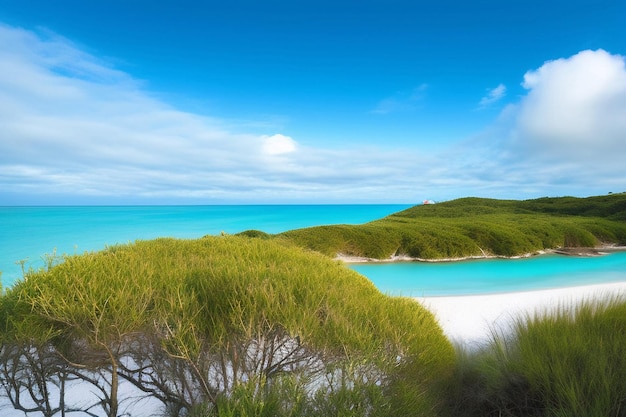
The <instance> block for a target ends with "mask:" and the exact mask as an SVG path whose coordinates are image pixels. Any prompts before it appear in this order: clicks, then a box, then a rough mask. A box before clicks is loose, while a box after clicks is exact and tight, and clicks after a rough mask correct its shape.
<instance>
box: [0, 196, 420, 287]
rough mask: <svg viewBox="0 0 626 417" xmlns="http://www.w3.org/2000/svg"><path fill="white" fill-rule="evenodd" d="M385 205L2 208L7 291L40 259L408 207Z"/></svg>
mask: <svg viewBox="0 0 626 417" xmlns="http://www.w3.org/2000/svg"><path fill="white" fill-rule="evenodd" d="M410 206H411V205H408V204H391V205H390V204H383V205H228V206H219V205H215V206H81V207H57V206H55V207H0V271H2V275H1V276H0V278H1V279H2V284H3V286H10V285H11V284H12V283H13V282H14V281H15V280H16V279H19V278H21V277H22V270H21V265H19V262H20V261H26V262H25V267H26V268H28V267H32V268H35V269H36V268H39V267H41V266H43V264H44V263H43V259H42V257H43V256H44V255H45V254H51V253H53V251H56V253H57V254H59V255H60V254H75V253H83V252H85V251H95V250H100V249H103V248H104V247H106V246H107V245H114V244H117V243H128V242H133V241H135V240H143V239H154V238H157V237H176V238H185V239H187V238H199V237H202V236H205V235H219V234H220V233H222V232H224V233H229V234H234V233H238V232H242V231H244V230H248V229H257V230H262V231H264V232H267V233H280V232H284V231H287V230H291V229H298V228H302V227H310V226H317V225H324V224H360V223H366V222H368V221H371V220H376V219H379V218H381V217H384V216H387V215H389V214H392V213H395V212H398V211H401V210H403V209H405V208H408V207H410Z"/></svg>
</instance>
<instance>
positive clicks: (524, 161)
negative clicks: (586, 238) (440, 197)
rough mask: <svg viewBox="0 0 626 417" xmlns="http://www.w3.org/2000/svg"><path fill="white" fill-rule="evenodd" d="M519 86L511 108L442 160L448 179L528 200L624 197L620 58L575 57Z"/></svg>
mask: <svg viewBox="0 0 626 417" xmlns="http://www.w3.org/2000/svg"><path fill="white" fill-rule="evenodd" d="M522 85H523V86H524V87H525V88H526V89H527V90H528V92H527V94H526V95H525V96H524V97H522V98H521V99H520V101H519V102H518V103H516V104H512V105H509V106H507V107H506V108H505V109H504V110H503V111H502V112H501V114H500V117H499V118H498V120H497V121H496V122H495V123H494V124H493V125H492V126H490V128H489V129H487V130H485V131H484V132H483V133H482V134H481V135H479V136H478V137H476V138H474V139H473V140H470V141H468V143H465V144H463V145H462V146H460V147H459V149H457V150H456V151H455V153H454V154H451V155H449V158H450V159H451V160H455V161H457V163H456V164H454V165H452V166H449V167H448V168H449V171H450V173H451V175H453V176H456V177H457V178H465V179H467V186H468V188H479V187H485V188H488V187H492V188H495V189H499V190H506V189H507V188H508V189H512V190H515V191H516V192H518V193H522V192H524V193H529V194H530V195H535V196H537V195H564V194H573V195H580V194H584V195H590V194H603V193H606V192H608V191H616V192H617V191H620V192H621V191H626V164H625V163H624V161H626V68H625V62H624V57H623V56H620V55H611V54H609V53H608V52H606V51H603V50H598V51H582V52H580V53H578V54H576V55H574V56H572V57H569V58H562V59H557V60H554V61H549V62H546V63H545V64H544V65H542V66H541V67H540V68H538V69H536V70H533V71H529V72H527V73H526V74H525V76H524V82H523V84H522ZM583 190H584V191H583Z"/></svg>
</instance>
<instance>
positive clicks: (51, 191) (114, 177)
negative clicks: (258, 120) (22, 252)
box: [0, 24, 626, 204]
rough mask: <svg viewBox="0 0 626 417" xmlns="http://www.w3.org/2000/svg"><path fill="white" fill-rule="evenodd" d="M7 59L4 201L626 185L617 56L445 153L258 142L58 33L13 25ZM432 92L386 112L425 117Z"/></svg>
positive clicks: (584, 56) (261, 198)
mask: <svg viewBox="0 0 626 417" xmlns="http://www.w3.org/2000/svg"><path fill="white" fill-rule="evenodd" d="M0 62H2V65H0V204H20V203H23V202H34V203H39V204H48V203H53V204H60V203H65V204H71V203H76V202H94V203H109V202H113V203H116V202H119V203H125V202H133V203H143V202H153V201H156V202H164V203H185V202H202V203H213V202H215V203H220V202H268V203H282V202H307V203H310V202H388V201H404V202H407V201H408V202H410V201H422V200H424V199H427V198H428V199H434V200H441V199H446V198H453V197H460V196H464V195H468V194H473V195H481V196H494V197H516V196H519V195H520V193H522V194H523V193H526V194H528V195H530V196H537V195H538V194H539V195H546V194H554V193H553V192H551V191H549V190H559V191H557V192H556V193H566V192H567V191H566V190H568V189H573V188H574V187H578V189H581V188H580V187H586V188H584V189H586V190H595V189H596V188H600V191H603V188H605V187H606V188H607V189H606V190H604V191H623V190H620V189H619V188H620V184H622V185H624V184H626V166H625V164H624V163H623V161H624V160H626V154H625V152H624V140H626V126H625V124H624V123H626V117H624V115H625V114H626V71H625V70H624V59H623V57H620V56H616V55H610V54H608V53H606V52H604V51H595V52H592V51H585V52H581V53H580V54H578V55H575V56H574V57H571V58H567V59H560V60H557V61H552V62H548V63H546V64H545V65H544V66H542V67H541V68H539V69H537V70H536V71H531V72H529V73H528V74H526V76H525V80H524V86H525V87H526V88H527V89H528V94H527V95H526V96H525V97H524V98H523V99H522V100H521V101H520V102H519V103H518V104H516V105H509V106H507V107H506V108H505V110H504V111H503V112H502V113H501V116H500V119H499V120H498V122H497V123H495V124H494V125H493V126H492V127H491V128H490V129H489V130H488V131H486V132H485V133H484V134H483V135H482V136H481V137H480V138H479V141H478V142H476V141H472V142H471V143H469V144H464V145H459V146H458V147H457V148H454V149H451V150H450V151H449V152H447V153H445V154H442V155H432V154H431V155H429V154H424V153H422V152H420V151H419V149H418V146H419V145H415V146H413V147H409V146H406V145H405V146H403V147H394V145H393V142H392V141H391V140H389V138H387V137H384V138H382V139H381V144H380V146H377V147H366V146H362V145H361V146H359V145H358V144H354V145H351V144H344V145H343V147H335V149H321V148H319V147H314V146H310V145H305V144H304V143H298V138H297V137H290V136H288V135H287V134H286V132H285V131H286V130H287V129H276V128H275V125H272V124H270V125H268V126H266V127H265V126H264V129H267V130H268V131H269V132H268V134H265V135H261V134H256V133H255V134H251V133H250V132H247V131H245V129H251V128H250V127H249V126H246V125H245V123H241V124H240V125H239V127H232V124H231V123H226V122H225V121H223V120H219V119H216V118H213V117H210V116H207V115H201V114H194V113H190V112H185V111H181V110H179V109H177V108H175V107H173V106H172V105H170V104H168V103H166V102H163V101H161V100H157V99H155V98H154V97H153V95H151V94H150V92H149V91H147V90H146V86H145V85H144V84H142V83H141V82H138V81H137V80H135V79H134V78H133V77H132V76H130V75H129V74H126V73H124V72H122V71H119V70H117V69H115V67H114V66H112V65H110V64H109V63H107V62H102V61H101V60H99V59H97V58H96V57H93V56H91V55H89V54H87V53H85V52H84V51H81V50H80V48H77V47H76V46H75V45H73V44H72V43H71V42H69V41H67V40H65V39H63V38H61V37H59V36H56V35H54V34H49V33H42V32H38V33H35V32H30V31H25V30H21V29H15V28H12V27H8V26H3V25H1V24H0ZM426 89H427V87H426V86H425V85H423V86H420V87H418V88H416V89H414V90H412V91H408V92H404V93H398V94H396V95H394V96H393V97H390V98H389V101H383V102H381V103H379V107H378V109H377V111H374V112H378V113H380V114H383V113H385V112H392V111H401V110H407V109H411V108H415V107H416V106H418V105H419V102H420V100H422V99H423V96H424V94H425V91H426ZM504 94H505V89H504V86H502V87H501V88H500V86H498V87H496V88H494V89H492V90H490V91H489V93H488V94H487V96H486V99H492V100H496V99H497V98H501V97H502V96H503V95H504ZM229 126H230V127H229ZM254 130H255V131H259V127H258V126H257V127H256V128H255V129H254ZM277 130H278V133H277ZM281 131H282V132H281ZM309 143H310V139H309ZM594 187H596V188H594ZM624 188H626V187H624ZM564 190H565V191H564ZM590 192H591V191H590Z"/></svg>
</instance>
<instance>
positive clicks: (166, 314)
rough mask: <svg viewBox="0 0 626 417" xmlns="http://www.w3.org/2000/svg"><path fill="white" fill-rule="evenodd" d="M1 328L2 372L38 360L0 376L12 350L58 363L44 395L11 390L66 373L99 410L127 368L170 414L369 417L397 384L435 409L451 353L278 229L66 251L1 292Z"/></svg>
mask: <svg viewBox="0 0 626 417" xmlns="http://www.w3.org/2000/svg"><path fill="white" fill-rule="evenodd" d="M0 326H2V328H1V329H0V330H1V333H0V335H1V336H0V337H1V339H0V340H1V342H2V346H3V350H2V352H4V353H7V355H8V356H6V357H5V359H6V360H4V365H6V366H4V367H0V370H3V371H1V372H0V373H2V372H4V376H0V382H2V381H7V380H9V379H10V378H13V380H16V381H18V382H20V384H21V385H19V384H18V386H22V387H26V386H27V381H22V380H20V378H24V377H25V375H27V374H28V372H31V371H32V372H34V370H32V369H31V370H30V371H28V372H27V373H24V372H22V370H21V368H20V370H18V372H13V374H10V372H9V373H7V372H6V371H7V370H11V369H14V367H15V366H16V364H20V363H23V361H22V360H17V361H16V360H15V358H22V359H28V358H29V356H28V355H31V356H33V355H34V356H33V358H34V359H41V360H38V362H45V363H48V362H46V361H49V363H50V364H53V365H54V366H53V367H50V368H47V369H42V370H41V372H40V374H41V375H40V377H41V378H42V380H43V381H44V383H43V385H42V386H41V389H39V390H38V391H37V392H34V393H33V392H32V391H31V392H30V394H29V392H28V390H26V388H23V389H21V390H20V391H19V392H17V391H12V392H10V393H8V395H10V396H11V397H12V398H17V397H18V396H20V395H21V397H22V398H25V396H28V395H34V396H38V397H42V396H44V397H45V396H46V395H47V394H46V390H51V391H50V392H53V393H54V396H55V397H54V398H58V397H59V395H61V394H60V392H59V388H58V387H59V386H61V385H62V384H61V382H63V381H64V379H63V378H64V377H65V376H67V375H72V377H79V378H81V379H82V380H83V382H84V383H86V384H92V386H93V389H95V390H96V391H98V392H99V393H100V394H99V396H100V398H104V399H105V400H103V401H101V402H98V404H100V405H101V406H102V408H103V411H104V412H105V413H106V414H107V415H117V414H119V413H118V409H119V402H120V401H121V398H119V397H120V395H121V394H120V393H119V392H118V391H117V387H118V383H119V381H120V380H121V379H125V380H127V381H131V383H132V384H134V385H135V386H137V387H138V388H140V389H141V390H143V391H144V392H146V393H149V394H150V395H152V396H153V397H154V398H158V399H160V400H161V401H162V402H163V405H164V407H166V408H167V409H168V410H170V412H171V413H172V414H173V415H181V414H185V413H194V414H198V415H230V414H232V415H245V414H246V413H248V414H249V415H293V414H290V413H292V411H293V409H294V407H301V408H302V409H305V408H307V407H309V408H307V409H309V410H313V411H315V413H314V414H317V415H331V414H332V412H329V411H328V409H327V407H331V406H332V405H333V404H335V405H337V403H341V407H342V408H346V409H355V410H356V409H357V408H358V409H359V410H361V411H359V413H361V414H354V415H364V416H365V415H368V416H371V415H375V414H376V413H377V412H378V411H380V410H382V409H384V410H391V411H392V410H393V409H394V407H395V409H402V408H403V407H405V404H404V403H403V402H402V401H395V402H394V403H392V402H390V401H389V400H388V399H389V398H400V397H399V395H397V393H398V390H399V389H400V388H399V387H402V390H403V391H407V390H409V389H410V390H411V392H413V393H414V394H415V396H414V397H412V398H411V400H410V401H411V402H414V403H415V404H419V405H420V408H421V409H423V410H425V409H428V410H432V409H436V408H437V406H438V404H440V403H441V401H442V399H441V397H440V392H439V391H438V390H437V389H436V384H435V382H436V381H438V380H440V379H441V378H443V377H444V375H446V373H447V372H448V371H449V370H450V368H451V365H452V363H453V355H454V353H453V348H452V346H451V345H450V343H449V342H448V340H447V339H446V338H445V337H444V335H443V333H442V330H441V328H440V327H439V326H438V324H437V323H436V321H435V319H434V317H433V316H432V314H431V313H430V312H428V311H427V310H425V309H424V308H423V307H421V306H420V305H419V304H418V303H416V302H414V301H413V300H408V299H401V298H392V297H388V296H385V295H383V294H382V293H380V292H379V291H378V290H377V289H376V288H375V287H374V285H373V284H372V283H371V282H370V281H368V280H367V279H366V278H364V277H362V276H360V275H359V274H357V273H356V272H354V271H352V270H350V269H348V268H346V267H345V266H344V265H343V264H341V263H339V262H335V261H332V260H331V259H329V258H327V257H325V256H322V255H319V254H316V253H312V252H306V251H304V250H302V249H300V248H298V247H294V246H292V245H288V244H286V243H285V242H283V241H281V240H264V239H256V238H254V239H253V238H244V237H235V236H221V237H205V238H202V239H198V240H175V239H156V240H153V241H140V242H136V243H135V244H132V245H120V246H114V247H111V248H108V249H106V250H104V251H101V252H96V253H89V254H85V255H79V256H70V257H66V258H65V260H64V262H63V263H61V264H60V265H57V266H53V267H52V268H51V269H50V270H45V271H44V270H42V271H37V272H31V273H28V274H27V276H26V277H25V279H24V280H22V281H20V282H18V283H16V284H15V285H14V286H13V287H12V288H10V289H9V290H8V291H7V292H6V294H4V295H3V296H2V297H1V298H0ZM52 359H54V360H52ZM20 367H21V365H20ZM20 372H21V373H20ZM55 387H57V388H55ZM294 393H297V394H298V395H301V397H299V398H300V399H299V400H298V401H296V402H294V396H293V395H294ZM383 394H384V395H383ZM65 404H67V406H68V407H69V406H70V402H69V401H67V402H65ZM416 409H417V408H416ZM290 410H291V411H290ZM313 411H311V412H313ZM414 415H424V414H419V413H414Z"/></svg>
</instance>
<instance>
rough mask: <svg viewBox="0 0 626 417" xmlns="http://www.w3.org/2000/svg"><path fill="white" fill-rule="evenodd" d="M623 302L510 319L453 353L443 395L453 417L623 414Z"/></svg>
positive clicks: (610, 301)
mask: <svg viewBox="0 0 626 417" xmlns="http://www.w3.org/2000/svg"><path fill="white" fill-rule="evenodd" d="M624 380H626V300H624V298H620V297H617V296H607V297H606V299H604V300H587V301H585V302H583V303H581V304H580V305H560V306H558V307H555V308H554V310H553V311H543V312H540V313H537V314H533V315H527V316H522V317H518V318H517V319H516V320H515V321H514V323H513V331H512V332H501V331H498V330H497V329H494V331H493V334H492V338H491V341H490V343H488V344H487V345H486V346H484V347H482V348H481V349H479V350H474V351H463V350H460V351H459V354H458V360H457V367H456V371H455V374H454V377H453V378H452V379H451V381H452V382H451V385H450V394H449V396H448V397H447V398H448V399H449V402H448V406H449V409H448V412H449V415H452V416H458V417H479V416H480V417H485V416H487V417H488V416H503V417H526V416H533V417H534V416H537V417H547V416H563V417H565V416H568V417H571V416H580V417H583V416H584V417H606V416H614V417H620V416H624V415H626V386H625V385H624Z"/></svg>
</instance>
